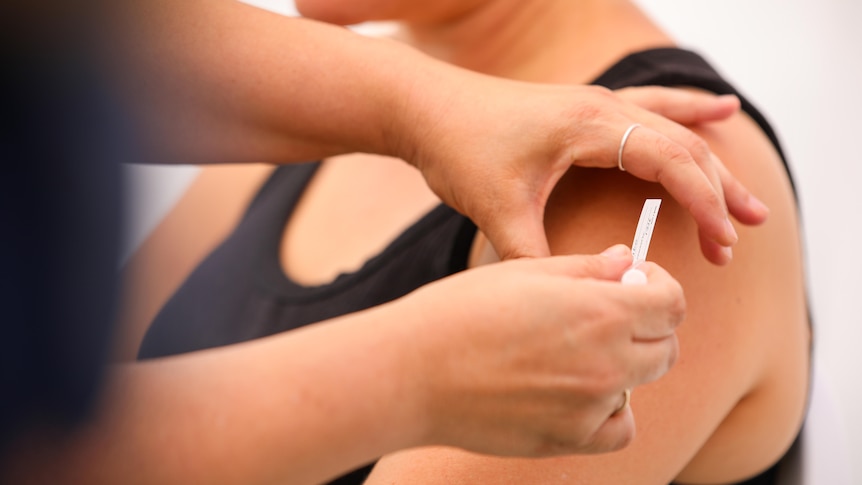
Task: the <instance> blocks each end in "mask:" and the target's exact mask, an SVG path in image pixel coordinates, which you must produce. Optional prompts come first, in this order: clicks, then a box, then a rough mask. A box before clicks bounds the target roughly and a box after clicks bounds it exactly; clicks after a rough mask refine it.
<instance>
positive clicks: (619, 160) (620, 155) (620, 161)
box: [617, 123, 641, 172]
mask: <svg viewBox="0 0 862 485" xmlns="http://www.w3.org/2000/svg"><path fill="white" fill-rule="evenodd" d="M640 125H641V124H640V123H632V125H631V126H629V127H628V129H627V130H626V132H625V133H623V139H622V141H621V142H620V151H619V153H617V167H619V169H620V170H621V171H623V172H625V171H626V169H625V167H623V148H625V147H626V141H628V139H629V135H631V134H632V132H633V131H635V128H637V127H638V126H640Z"/></svg>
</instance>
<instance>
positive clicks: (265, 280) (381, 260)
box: [139, 48, 786, 484]
mask: <svg viewBox="0 0 862 485" xmlns="http://www.w3.org/2000/svg"><path fill="white" fill-rule="evenodd" d="M594 84H598V85H602V86H605V87H608V88H611V89H618V88H623V87H628V86H644V85H663V86H691V87H696V88H701V89H705V90H707V91H712V92H715V93H718V94H736V95H737V96H739V97H740V99H741V101H742V107H743V110H744V111H745V112H746V113H747V114H748V115H749V116H751V118H753V119H754V120H755V122H757V124H758V125H759V126H760V128H761V129H762V130H763V131H764V133H765V134H766V135H767V136H768V137H769V139H770V140H771V141H772V143H773V145H775V148H776V149H777V150H778V151H779V154H781V155H782V160H784V156H783V153H782V150H781V148H780V146H779V143H778V140H777V138H776V136H775V133H774V132H773V130H772V129H771V127H770V126H769V125H768V123H767V122H766V120H765V118H764V117H763V116H762V115H761V114H760V113H759V112H758V111H757V110H756V109H755V108H754V107H753V106H752V105H751V104H750V103H749V102H748V101H746V100H745V99H744V98H743V97H742V96H741V95H740V93H739V92H738V91H736V89H734V88H733V87H732V86H731V85H730V84H729V83H728V82H726V81H725V80H724V79H722V77H721V76H720V75H719V74H718V73H717V72H716V71H715V69H713V68H712V67H710V65H709V64H708V63H707V62H706V61H704V60H703V59H702V58H701V57H700V56H698V55H697V54H695V53H693V52H689V51H685V50H680V49H674V48H663V49H653V50H648V51H644V52H639V53H635V54H631V55H629V56H628V57H626V58H624V59H623V60H621V61H620V62H618V63H617V64H615V65H614V66H612V67H611V68H610V69H608V70H607V71H606V72H605V73H604V74H602V75H601V76H600V77H599V78H598V79H596V80H595V81H594ZM318 167H319V162H313V163H307V164H299V165H286V166H283V167H279V168H278V169H276V170H275V171H274V172H273V174H272V176H271V177H270V178H269V180H268V181H267V182H266V183H265V184H264V186H263V187H262V188H261V189H260V191H259V192H258V194H257V195H256V197H255V198H254V200H253V201H252V203H251V205H250V206H249V208H248V210H247V212H246V213H245V215H244V217H243V218H242V220H241V221H240V223H239V224H238V225H237V227H236V228H235V230H234V231H233V232H232V233H231V234H230V235H229V236H228V237H227V238H226V239H225V240H224V241H223V242H222V243H221V245H219V246H218V248H216V249H215V250H214V251H213V252H212V253H211V254H210V255H209V256H208V257H207V258H206V259H205V260H204V261H203V262H202V263H201V264H200V265H199V266H198V267H197V268H196V269H195V270H194V272H192V274H191V275H190V276H189V277H188V279H186V281H185V282H184V283H183V284H182V286H180V288H179V289H178V290H177V292H176V293H175V294H174V295H173V296H172V297H171V299H170V300H169V301H168V302H167V304H165V306H164V308H162V310H161V312H160V313H159V314H158V316H156V318H155V320H154V321H153V323H152V326H151V327H150V329H149V331H148V332H147V334H146V336H145V338H144V341H143V344H142V346H141V350H140V353H139V357H140V358H142V359H144V358H153V357H160V356H166V355H171V354H177V353H182V352H190V351H193V350H200V349H205V348H210V347H216V346H221V345H228V344H233V343H238V342H242V341H246V340H250V339H254V338H260V337H264V336H267V335H271V334H274V333H278V332H283V331H285V330H291V329H294V328H298V327H301V326H304V325H308V324H310V323H313V322H318V321H321V320H326V319H328V318H332V317H336V316H339V315H344V314H346V313H351V312H355V311H359V310H363V309H366V308H369V307H372V306H376V305H380V304H382V303H385V302H388V301H390V300H393V299H396V298H399V297H401V296H403V295H405V294H407V293H409V292H411V291H413V290H414V289H416V288H418V287H420V286H422V285H424V284H426V283H429V282H431V281H434V280H437V279H440V278H443V277H445V276H448V275H451V274H453V273H456V272H458V271H461V270H464V269H466V268H467V257H468V254H469V250H470V247H471V245H472V242H473V238H474V236H475V234H476V226H475V225H474V224H473V223H472V222H471V221H470V220H469V219H468V218H466V217H464V216H462V215H460V214H458V213H457V212H455V211H454V210H452V209H451V208H449V207H447V206H445V205H442V204H441V205H439V206H437V207H436V208H434V209H433V210H431V212H429V213H428V214H426V215H425V216H424V217H422V218H421V219H420V220H419V221H417V222H416V223H415V224H413V225H412V226H411V227H410V228H408V229H407V230H406V231H405V232H403V233H402V234H401V235H400V236H398V237H397V238H396V239H395V241H393V242H392V243H391V244H390V245H389V246H387V247H386V248H385V249H384V250H383V251H382V252H381V253H380V254H378V255H377V256H375V257H374V258H372V259H370V260H368V261H367V262H366V263H365V264H364V265H363V266H362V267H361V268H360V269H359V270H358V271H356V272H354V273H349V274H341V275H340V276H338V277H337V278H336V279H335V280H334V281H332V282H330V283H328V284H324V285H320V286H304V285H301V284H298V283H296V282H294V281H292V280H291V279H290V278H289V277H287V275H285V273H284V272H283V271H282V269H281V263H280V260H279V255H280V247H281V238H282V235H283V233H284V228H285V227H286V225H287V224H288V222H289V219H290V216H291V214H292V213H293V210H294V207H295V206H296V204H297V202H298V201H299V199H300V197H301V196H302V193H303V191H304V189H305V187H306V186H307V185H308V182H309V181H310V180H311V178H312V177H313V176H314V173H315V171H316V170H317V168H318ZM785 167H786V162H785ZM773 468H774V467H773ZM369 471H370V466H369V467H364V468H362V469H360V470H357V471H355V472H353V473H351V474H349V475H346V476H343V477H341V478H339V479H337V480H335V481H334V482H332V483H337V484H353V483H357V484H358V483H362V481H363V480H364V478H365V476H366V475H367V473H368V472H369ZM774 473H775V471H774V469H770V470H769V471H767V472H766V473H765V474H763V475H762V476H761V477H759V478H758V479H755V480H758V481H755V480H752V481H749V482H746V483H749V484H754V483H772V479H771V478H769V477H771V476H772V475H773V474H774Z"/></svg>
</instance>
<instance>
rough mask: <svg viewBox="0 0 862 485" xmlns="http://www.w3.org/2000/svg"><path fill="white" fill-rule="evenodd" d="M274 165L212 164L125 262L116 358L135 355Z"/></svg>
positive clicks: (237, 218)
mask: <svg viewBox="0 0 862 485" xmlns="http://www.w3.org/2000/svg"><path fill="white" fill-rule="evenodd" d="M271 170H272V169H271V167H268V166H263V165H249V166H242V165H240V166H231V165H218V166H210V167H206V168H204V169H202V170H201V172H200V174H198V176H197V178H196V179H195V180H194V182H192V184H191V185H190V186H189V188H188V190H187V191H186V193H185V194H184V195H183V197H182V198H180V200H179V201H178V202H177V204H176V205H175V206H174V207H173V208H172V209H171V211H170V212H169V213H168V214H167V216H165V218H164V219H163V220H162V221H161V222H160V223H159V225H158V226H156V228H155V229H154V230H153V232H152V233H151V234H150V235H149V236H148V237H147V238H146V239H145V240H144V242H143V244H141V246H140V247H139V248H138V250H137V251H136V252H135V253H134V254H133V255H132V257H131V258H130V259H129V261H128V263H127V264H126V266H125V267H124V268H123V272H122V281H123V292H122V293H123V296H122V302H121V308H120V316H119V319H120V325H119V329H120V336H119V337H120V338H119V342H118V347H119V348H118V349H117V352H116V355H115V358H116V359H118V360H121V361H125V360H133V359H134V358H135V356H136V355H137V352H138V347H139V346H140V343H141V340H142V338H143V335H144V333H145V332H146V330H147V328H148V327H149V325H150V323H151V322H152V320H153V318H155V316H156V315H157V314H158V312H159V310H160V309H161V308H162V306H163V305H164V304H165V302H166V301H167V300H168V298H170V296H171V295H172V294H173V293H174V292H175V291H176V289H177V288H178V287H179V286H180V284H182V282H183V281H184V280H185V279H186V277H187V276H188V275H189V273H191V271H192V270H193V269H194V268H195V266H197V264H198V263H200V261H201V260H202V259H203V258H204V257H205V256H206V255H207V254H208V253H209V252H210V251H211V250H212V249H213V248H215V246H216V245H217V244H218V243H219V242H220V241H221V240H222V238H224V237H225V236H226V235H227V234H228V232H229V231H230V230H231V228H232V227H233V226H234V225H235V224H236V222H237V221H238V220H239V218H240V217H241V215H242V211H243V210H244V209H245V206H246V205H247V203H248V201H249V200H250V197H251V194H253V193H254V192H253V191H254V190H255V189H256V188H257V187H258V186H259V185H260V183H261V182H262V181H263V179H264V177H266V175H268V174H269V173H270V172H271Z"/></svg>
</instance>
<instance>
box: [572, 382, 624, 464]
mask: <svg viewBox="0 0 862 485" xmlns="http://www.w3.org/2000/svg"><path fill="white" fill-rule="evenodd" d="M622 395H623V391H620V394H619V396H617V397H616V399H615V400H614V403H615V404H611V406H613V407H610V408H609V409H608V411H607V413H608V414H607V416H608V417H607V418H606V419H605V420H604V421H603V422H602V423H601V424H600V425H599V426H598V428H596V431H595V432H594V433H593V435H592V436H591V438H590V443H589V445H588V446H587V447H586V449H582V451H581V453H590V452H592V453H606V452H610V451H617V450H621V449H623V448H625V447H626V446H628V445H629V444H631V442H632V440H634V438H635V418H634V413H632V410H631V406H628V405H627V406H625V407H624V408H622V409H620V410H619V411H618V412H614V411H616V410H617V409H618V407H619V404H620V402H621V400H622V398H623V396H622Z"/></svg>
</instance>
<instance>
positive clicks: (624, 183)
mask: <svg viewBox="0 0 862 485" xmlns="http://www.w3.org/2000/svg"><path fill="white" fill-rule="evenodd" d="M699 134H700V135H701V136H703V137H704V138H705V139H706V140H707V141H708V142H709V143H710V146H711V148H712V149H713V151H714V153H716V154H717V155H718V156H719V157H720V158H721V159H722V160H723V161H724V162H725V164H726V165H727V166H728V168H729V169H730V170H731V172H732V173H733V174H734V175H735V176H736V177H737V178H739V179H740V180H741V181H742V182H743V183H744V184H745V185H746V186H747V187H748V188H749V189H750V190H752V192H753V193H754V194H756V195H757V196H758V198H760V199H761V200H763V201H764V202H765V203H766V204H767V205H768V206H769V207H770V209H771V212H770V217H769V220H768V221H767V222H766V223H765V224H763V225H762V226H759V227H755V228H749V227H738V232H739V235H740V242H739V243H738V244H737V245H736V246H735V247H734V260H733V261H732V262H731V263H730V264H729V265H728V266H726V267H716V266H713V265H711V264H710V263H708V262H707V261H706V260H705V259H704V258H703V256H702V255H701V253H700V246H699V243H698V239H697V229H696V226H695V225H694V223H693V221H692V220H691V218H690V217H689V216H688V214H687V212H686V211H685V209H683V208H682V207H680V206H679V205H678V204H676V203H675V202H674V201H673V200H672V199H671V198H670V197H669V196H668V195H667V194H666V193H665V192H664V191H663V190H662V189H661V187H660V186H658V185H656V184H650V183H645V182H642V181H639V180H636V179H634V178H633V177H630V176H628V175H627V174H623V173H620V172H617V171H612V170H595V169H593V170H590V169H573V170H571V171H570V173H569V174H567V175H566V177H564V179H563V180H562V181H561V182H560V184H559V185H558V186H557V189H556V190H555V192H554V194H553V195H552V197H551V199H550V200H549V203H548V208H547V212H546V216H545V217H546V230H547V233H548V238H549V243H550V245H551V250H552V252H553V253H597V252H599V251H601V250H603V249H604V248H606V247H608V246H610V245H611V244H614V243H620V242H624V243H626V244H630V243H631V238H632V236H633V235H634V229H635V226H636V222H637V218H638V215H639V213H640V208H641V206H642V204H643V201H644V199H645V198H652V197H659V198H662V199H663V203H662V208H661V212H660V214H659V217H658V220H657V223H656V230H655V234H654V235H653V239H652V245H651V247H650V253H649V259H650V260H652V261H655V262H657V263H659V264H660V265H662V266H663V267H665V268H666V269H667V270H668V271H669V272H670V273H671V274H672V275H674V277H676V278H677V279H678V280H679V281H680V283H681V284H682V286H683V289H684V291H685V294H686V300H687V307H688V311H687V318H686V321H685V322H684V323H683V325H682V326H681V327H680V328H679V330H678V337H679V343H680V355H679V360H678V362H677V363H676V365H675V366H674V367H673V368H672V369H671V371H670V372H669V373H668V374H667V375H666V376H664V377H663V378H661V379H659V380H658V381H656V382H654V383H651V384H648V385H644V386H641V387H638V388H636V389H634V391H633V393H632V401H631V406H632V410H633V412H634V415H635V419H636V422H637V435H636V437H635V439H634V441H633V442H632V444H631V445H630V446H629V447H628V448H626V449H624V450H622V451H618V452H614V453H609V454H603V455H592V456H570V457H559V458H552V459H543V460H527V459H499V458H489V457H482V456H477V455H473V454H468V453H465V452H462V451H458V450H452V449H445V448H435V449H423V450H416V451H409V452H405V453H401V454H397V455H393V456H391V457H387V458H385V459H384V460H382V461H381V462H380V464H379V465H378V467H377V468H376V469H375V473H374V474H373V475H372V477H371V479H370V483H379V482H384V481H386V482H387V483H389V481H397V482H399V483H401V482H408V483H418V482H421V483H438V482H439V483H464V482H469V483H481V482H494V483H531V482H534V483H554V482H566V483H571V482H573V481H574V483H591V484H593V483H609V484H610V483H643V484H647V483H656V484H659V483H668V482H669V481H671V480H673V479H675V478H679V479H681V480H685V481H689V482H698V481H702V480H712V481H722V480H725V481H730V480H737V479H740V478H743V477H744V476H745V475H750V474H753V473H756V472H758V471H759V470H762V469H764V468H765V467H766V466H767V465H768V464H770V463H772V462H773V461H774V460H775V459H777V458H778V457H779V456H780V455H781V454H782V453H783V451H784V450H785V449H786V447H788V446H789V445H790V443H791V442H792V440H793V438H794V436H795V435H796V432H797V430H798V427H799V424H800V421H801V418H802V413H803V409H804V403H805V396H806V391H807V366H808V326H807V323H808V322H807V313H806V306H805V296H804V290H803V277H802V263H801V250H800V246H799V238H798V224H797V220H796V209H795V203H794V199H793V195H792V192H791V189H790V187H789V183H788V180H787V176H786V173H785V171H784V169H783V168H782V166H781V162H780V160H779V158H778V156H777V154H776V153H775V150H774V149H773V148H772V146H771V145H770V144H769V142H768V141H767V140H766V138H765V137H764V136H763V135H762V133H761V132H760V131H759V130H758V129H757V128H756V127H755V126H754V124H753V123H752V122H751V120H749V119H748V118H747V117H746V116H744V115H736V116H734V117H733V118H732V119H731V120H728V121H726V122H722V123H720V124H714V125H710V126H709V127H705V128H703V129H701V130H700V131H699Z"/></svg>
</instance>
